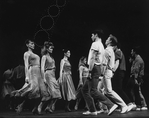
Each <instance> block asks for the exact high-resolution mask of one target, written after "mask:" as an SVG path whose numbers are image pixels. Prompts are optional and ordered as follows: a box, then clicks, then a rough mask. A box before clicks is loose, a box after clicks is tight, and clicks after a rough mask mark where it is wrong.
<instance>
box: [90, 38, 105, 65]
mask: <svg viewBox="0 0 149 118" xmlns="http://www.w3.org/2000/svg"><path fill="white" fill-rule="evenodd" d="M91 50H95V51H97V52H98V53H97V55H96V57H95V64H97V65H100V64H102V60H103V55H104V46H103V44H102V42H101V40H97V41H95V42H93V43H92V45H91V48H90V51H89V55H88V64H89V62H90V60H91V56H92V51H91Z"/></svg>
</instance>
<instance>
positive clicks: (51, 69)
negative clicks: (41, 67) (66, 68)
mask: <svg viewBox="0 0 149 118" xmlns="http://www.w3.org/2000/svg"><path fill="white" fill-rule="evenodd" d="M53 69H55V68H47V69H45V71H47V70H53Z"/></svg>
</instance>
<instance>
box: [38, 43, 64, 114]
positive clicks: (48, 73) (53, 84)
mask: <svg viewBox="0 0 149 118" xmlns="http://www.w3.org/2000/svg"><path fill="white" fill-rule="evenodd" d="M53 49H54V45H53V43H52V42H48V41H45V42H44V48H43V50H42V51H43V55H42V59H41V73H42V77H43V78H44V82H45V83H46V85H47V89H48V92H49V94H50V95H51V101H50V103H49V104H48V105H47V107H46V109H45V111H46V112H50V113H52V112H53V110H54V108H55V106H54V105H55V103H56V101H57V99H60V98H61V93H60V88H59V85H58V83H57V81H56V78H55V69H56V67H55V61H54V59H53V57H52V52H53ZM43 105H44V101H41V103H40V105H39V107H38V108H39V109H40V111H41V109H42V106H43Z"/></svg>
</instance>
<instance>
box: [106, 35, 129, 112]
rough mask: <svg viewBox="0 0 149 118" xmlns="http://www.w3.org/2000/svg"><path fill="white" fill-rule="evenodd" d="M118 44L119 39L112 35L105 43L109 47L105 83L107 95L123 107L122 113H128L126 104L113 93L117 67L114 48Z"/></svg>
mask: <svg viewBox="0 0 149 118" xmlns="http://www.w3.org/2000/svg"><path fill="white" fill-rule="evenodd" d="M116 44H117V38H116V37H114V36H113V35H110V36H109V37H108V39H107V40H106V42H105V45H106V46H107V47H106V49H105V53H104V57H105V64H106V70H105V73H104V78H103V83H104V88H105V92H106V95H107V96H108V97H110V98H111V99H112V100H113V101H114V102H115V103H117V104H118V105H120V106H121V113H126V112H127V109H128V107H127V105H126V103H125V102H124V101H123V100H122V98H121V97H120V96H119V95H118V94H117V93H116V92H115V91H113V89H112V84H111V78H112V76H113V72H114V66H115V55H114V46H116Z"/></svg>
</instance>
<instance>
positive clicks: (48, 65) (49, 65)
mask: <svg viewBox="0 0 149 118" xmlns="http://www.w3.org/2000/svg"><path fill="white" fill-rule="evenodd" d="M54 68H55V61H54V59H53V58H52V57H50V56H46V62H45V70H46V69H54Z"/></svg>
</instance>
